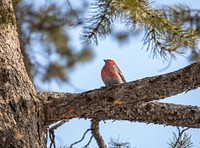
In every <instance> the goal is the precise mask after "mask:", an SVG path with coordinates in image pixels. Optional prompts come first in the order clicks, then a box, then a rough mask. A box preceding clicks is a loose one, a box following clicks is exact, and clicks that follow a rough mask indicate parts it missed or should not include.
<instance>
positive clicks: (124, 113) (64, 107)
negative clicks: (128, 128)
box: [39, 63, 200, 127]
mask: <svg viewBox="0 0 200 148" xmlns="http://www.w3.org/2000/svg"><path fill="white" fill-rule="evenodd" d="M199 86H200V63H194V64H191V65H190V66H187V67H185V68H183V69H181V70H178V71H176V72H172V73H169V74H165V75H160V76H156V77H149V78H145V79H142V80H137V81H134V82H131V83H127V84H122V85H116V86H111V87H104V88H102V89H96V90H92V91H88V92H85V93H82V94H70V93H39V95H40V97H41V98H43V100H44V108H45V111H46V113H45V114H46V123H45V124H46V125H49V124H51V123H53V122H55V121H58V120H60V119H63V118H95V119H99V120H107V119H113V120H129V121H140V122H147V123H149V122H151V123H159V124H167V125H173V126H187V127H200V109H199V108H198V107H192V106H181V105H172V104H161V103H153V102H151V103H147V104H145V103H144V102H146V101H152V100H158V99H163V98H166V97H169V96H172V95H176V94H179V93H181V92H184V91H187V90H190V89H195V88H197V87H199ZM159 109H160V110H159ZM186 110H188V112H186ZM162 117H163V118H162Z"/></svg>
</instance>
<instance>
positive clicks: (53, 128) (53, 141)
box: [49, 119, 69, 148]
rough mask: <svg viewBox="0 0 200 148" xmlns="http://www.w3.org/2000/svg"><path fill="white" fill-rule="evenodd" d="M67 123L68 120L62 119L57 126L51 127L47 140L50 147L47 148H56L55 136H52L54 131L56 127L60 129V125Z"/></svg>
mask: <svg viewBox="0 0 200 148" xmlns="http://www.w3.org/2000/svg"><path fill="white" fill-rule="evenodd" d="M67 121H69V120H68V119H63V120H62V121H60V122H59V123H58V124H56V125H54V126H52V127H51V128H50V129H49V138H50V141H51V143H50V145H49V148H52V146H53V147H54V148H56V142H55V134H54V130H55V129H57V128H58V127H60V126H61V125H63V124H64V123H65V122H67Z"/></svg>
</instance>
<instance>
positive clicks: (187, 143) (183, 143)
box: [168, 127, 193, 148]
mask: <svg viewBox="0 0 200 148" xmlns="http://www.w3.org/2000/svg"><path fill="white" fill-rule="evenodd" d="M188 129H189V128H185V129H182V130H181V129H180V128H179V127H177V130H178V134H176V133H174V132H173V139H172V140H171V139H170V142H168V145H169V146H170V148H191V147H193V143H192V141H191V136H190V135H189V134H187V133H186V131H187V130H188Z"/></svg>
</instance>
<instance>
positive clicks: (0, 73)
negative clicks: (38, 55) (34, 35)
mask: <svg viewBox="0 0 200 148" xmlns="http://www.w3.org/2000/svg"><path fill="white" fill-rule="evenodd" d="M37 102H38V100H37V93H36V91H35V89H34V87H33V85H32V84H31V82H30V81H29V78H28V76H27V73H26V70H25V67H24V64H23V59H22V55H21V51H20V46H19V42H18V35H17V30H16V22H15V15H14V11H13V8H12V1H11V0H1V1H0V147H2V148H6V147H8V148H11V147H25V148H28V147H38V148H39V147H40V148H41V147H45V141H44V132H43V129H42V127H43V126H42V123H43V122H41V120H42V119H43V118H42V114H40V113H39V109H38V108H37V107H36V106H35V105H36V104H37Z"/></svg>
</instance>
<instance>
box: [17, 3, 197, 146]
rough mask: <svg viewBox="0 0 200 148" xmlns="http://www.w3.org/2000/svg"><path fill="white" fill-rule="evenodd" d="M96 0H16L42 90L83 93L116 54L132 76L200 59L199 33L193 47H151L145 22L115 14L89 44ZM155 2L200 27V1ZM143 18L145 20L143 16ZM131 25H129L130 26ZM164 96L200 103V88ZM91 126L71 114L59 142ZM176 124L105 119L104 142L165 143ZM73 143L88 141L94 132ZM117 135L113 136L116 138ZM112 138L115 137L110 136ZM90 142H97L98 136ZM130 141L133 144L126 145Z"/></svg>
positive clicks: (27, 55)
mask: <svg viewBox="0 0 200 148" xmlns="http://www.w3.org/2000/svg"><path fill="white" fill-rule="evenodd" d="M97 2H98V1H94V0H81V1H80V0H77V1H73V0H60V1H54V0H35V1H31V0H15V9H16V16H17V22H18V31H19V36H20V42H21V48H22V52H23V56H24V61H25V65H26V68H27V71H28V73H29V76H30V78H31V80H32V81H33V83H34V85H35V86H36V87H37V89H38V90H39V91H56V92H70V93H81V92H84V91H88V90H92V89H96V88H100V87H102V86H104V84H103V82H102V80H101V77H100V72H101V68H102V67H103V65H104V61H103V59H108V58H109V59H113V60H115V61H116V63H117V64H118V66H119V67H120V69H121V71H122V73H123V75H124V76H125V78H126V80H127V81H128V82H130V81H135V80H138V79H142V78H145V77H151V76H156V75H160V74H164V73H168V72H172V71H175V70H178V69H180V68H183V67H185V66H187V65H189V64H191V63H192V62H198V61H200V51H199V43H198V41H199V40H198V39H197V40H196V42H195V46H194V48H191V47H188V46H186V47H182V48H180V49H179V50H178V52H174V53H173V56H171V55H169V54H168V53H167V54H166V55H164V56H163V55H159V53H157V54H156V53H155V51H153V50H151V49H149V50H147V48H148V47H147V45H146V44H144V40H143V39H144V35H145V33H146V32H145V28H144V27H143V26H142V25H141V24H140V23H137V22H135V25H134V26H130V25H127V24H126V23H125V24H124V23H122V22H123V20H122V21H121V20H116V21H115V25H114V27H113V28H112V29H111V30H110V32H109V35H107V36H106V35H104V36H102V37H99V38H98V44H97V41H96V40H95V41H93V42H92V43H91V44H86V43H85V40H84V38H83V37H84V35H85V30H86V29H85V26H89V25H90V23H91V22H89V21H88V18H90V17H91V16H92V15H93V14H95V13H96V11H97V10H96V8H95V3H97ZM151 5H152V6H153V7H155V8H157V9H160V10H163V11H164V13H165V14H166V15H167V16H168V17H169V18H170V19H171V20H172V21H174V22H175V23H179V25H180V24H181V26H183V27H190V28H195V29H196V30H198V29H199V28H200V23H199V22H200V16H199V15H200V14H199V13H200V1H196V0H190V1H187V0H173V1H162V0H156V1H153V2H151ZM138 21H140V20H138ZM127 28H128V29H127ZM99 101H101V100H99ZM161 102H167V103H174V104H183V105H193V106H200V89H199V88H198V89H196V90H193V91H189V92H187V93H185V92H184V93H182V94H179V95H176V96H173V97H170V98H166V99H163V100H161ZM88 128H90V119H88V120H83V119H72V120H70V121H69V122H67V123H65V124H64V125H63V126H61V127H59V128H58V129H57V130H56V131H55V134H56V144H57V146H58V147H68V146H70V144H72V143H73V142H75V141H78V140H79V139H81V137H82V135H83V133H84V132H85V131H86V130H87V129H88ZM173 132H175V133H177V128H176V127H172V126H164V125H155V124H148V125H147V124H145V123H138V122H127V121H105V122H101V124H100V133H101V134H102V136H103V138H104V140H105V142H106V143H107V144H108V143H109V142H111V141H112V140H113V141H118V142H122V143H123V142H125V143H126V142H129V143H130V145H129V146H130V147H137V148H146V147H149V148H157V147H158V148H160V147H162V148H163V147H164V148H165V147H169V145H168V144H167V143H168V142H170V139H172V138H173ZM187 133H188V134H189V135H191V141H192V143H193V146H194V147H195V148H198V147H200V138H199V137H200V130H199V129H189V130H187ZM90 136H91V135H90V133H88V134H87V135H86V137H85V139H84V140H83V141H82V142H81V143H80V144H77V145H75V146H74V147H77V148H78V147H83V146H84V145H85V144H86V143H87V142H88V140H89V138H90ZM111 139H112V140H111ZM111 143H112V142H111ZM90 147H97V144H96V142H95V140H94V139H93V140H92V142H91V144H90ZM127 147H128V146H127Z"/></svg>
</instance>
